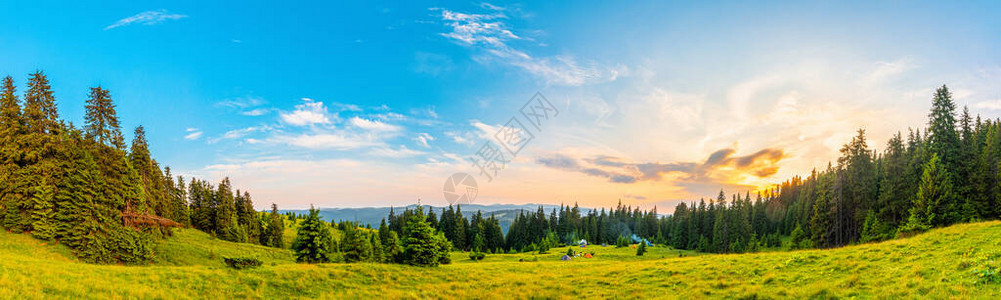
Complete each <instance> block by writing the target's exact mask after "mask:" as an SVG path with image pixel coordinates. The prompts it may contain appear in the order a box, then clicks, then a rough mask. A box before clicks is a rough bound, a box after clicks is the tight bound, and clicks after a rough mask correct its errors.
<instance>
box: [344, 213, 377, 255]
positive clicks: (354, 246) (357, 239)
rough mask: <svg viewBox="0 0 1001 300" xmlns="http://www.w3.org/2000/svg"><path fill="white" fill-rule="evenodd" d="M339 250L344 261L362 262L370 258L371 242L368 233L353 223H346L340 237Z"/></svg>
mask: <svg viewBox="0 0 1001 300" xmlns="http://www.w3.org/2000/svg"><path fill="white" fill-rule="evenodd" d="M340 246H341V252H343V253H344V261H345V262H349V263H352V262H364V261H371V260H372V242H371V240H370V238H369V237H368V235H367V234H366V233H365V232H363V231H362V230H360V229H358V228H357V225H356V224H354V223H351V224H348V225H347V226H346V227H345V230H344V238H343V239H341V245H340Z"/></svg>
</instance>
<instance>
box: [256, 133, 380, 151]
mask: <svg viewBox="0 0 1001 300" xmlns="http://www.w3.org/2000/svg"><path fill="white" fill-rule="evenodd" d="M273 140H274V141H276V142H279V143H284V144H288V145H291V146H296V147H301V148H306V149H313V150H352V149H359V148H363V147H371V146H378V145H380V144H381V142H380V141H378V140H377V139H376V138H375V137H373V136H369V135H361V134H355V133H351V132H346V131H336V132H326V133H315V134H310V133H305V134H298V135H278V136H275V137H274V138H273Z"/></svg>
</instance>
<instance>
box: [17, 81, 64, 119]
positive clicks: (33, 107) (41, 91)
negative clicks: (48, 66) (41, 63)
mask: <svg viewBox="0 0 1001 300" xmlns="http://www.w3.org/2000/svg"><path fill="white" fill-rule="evenodd" d="M24 118H25V121H26V123H27V127H28V129H29V130H30V131H31V132H34V133H55V131H56V129H57V128H58V127H59V121H58V120H59V112H58V111H57V110H56V99H55V97H53V96H52V87H51V86H49V79H48V78H46V77H45V74H43V73H42V71H36V72H35V73H32V74H31V75H30V76H29V77H28V90H27V91H25V94H24Z"/></svg>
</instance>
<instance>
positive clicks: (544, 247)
mask: <svg viewBox="0 0 1001 300" xmlns="http://www.w3.org/2000/svg"><path fill="white" fill-rule="evenodd" d="M549 246H550V245H549V239H543V240H542V241H539V244H538V245H537V246H536V247H535V249H536V250H538V252H539V254H546V253H549Z"/></svg>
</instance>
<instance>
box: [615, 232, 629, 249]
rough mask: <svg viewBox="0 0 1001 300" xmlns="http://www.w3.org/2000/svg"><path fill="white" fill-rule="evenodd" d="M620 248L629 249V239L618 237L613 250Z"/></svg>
mask: <svg viewBox="0 0 1001 300" xmlns="http://www.w3.org/2000/svg"><path fill="white" fill-rule="evenodd" d="M622 247H629V239H628V238H626V237H624V236H621V235H620V236H619V238H618V239H616V240H615V248H622Z"/></svg>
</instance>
